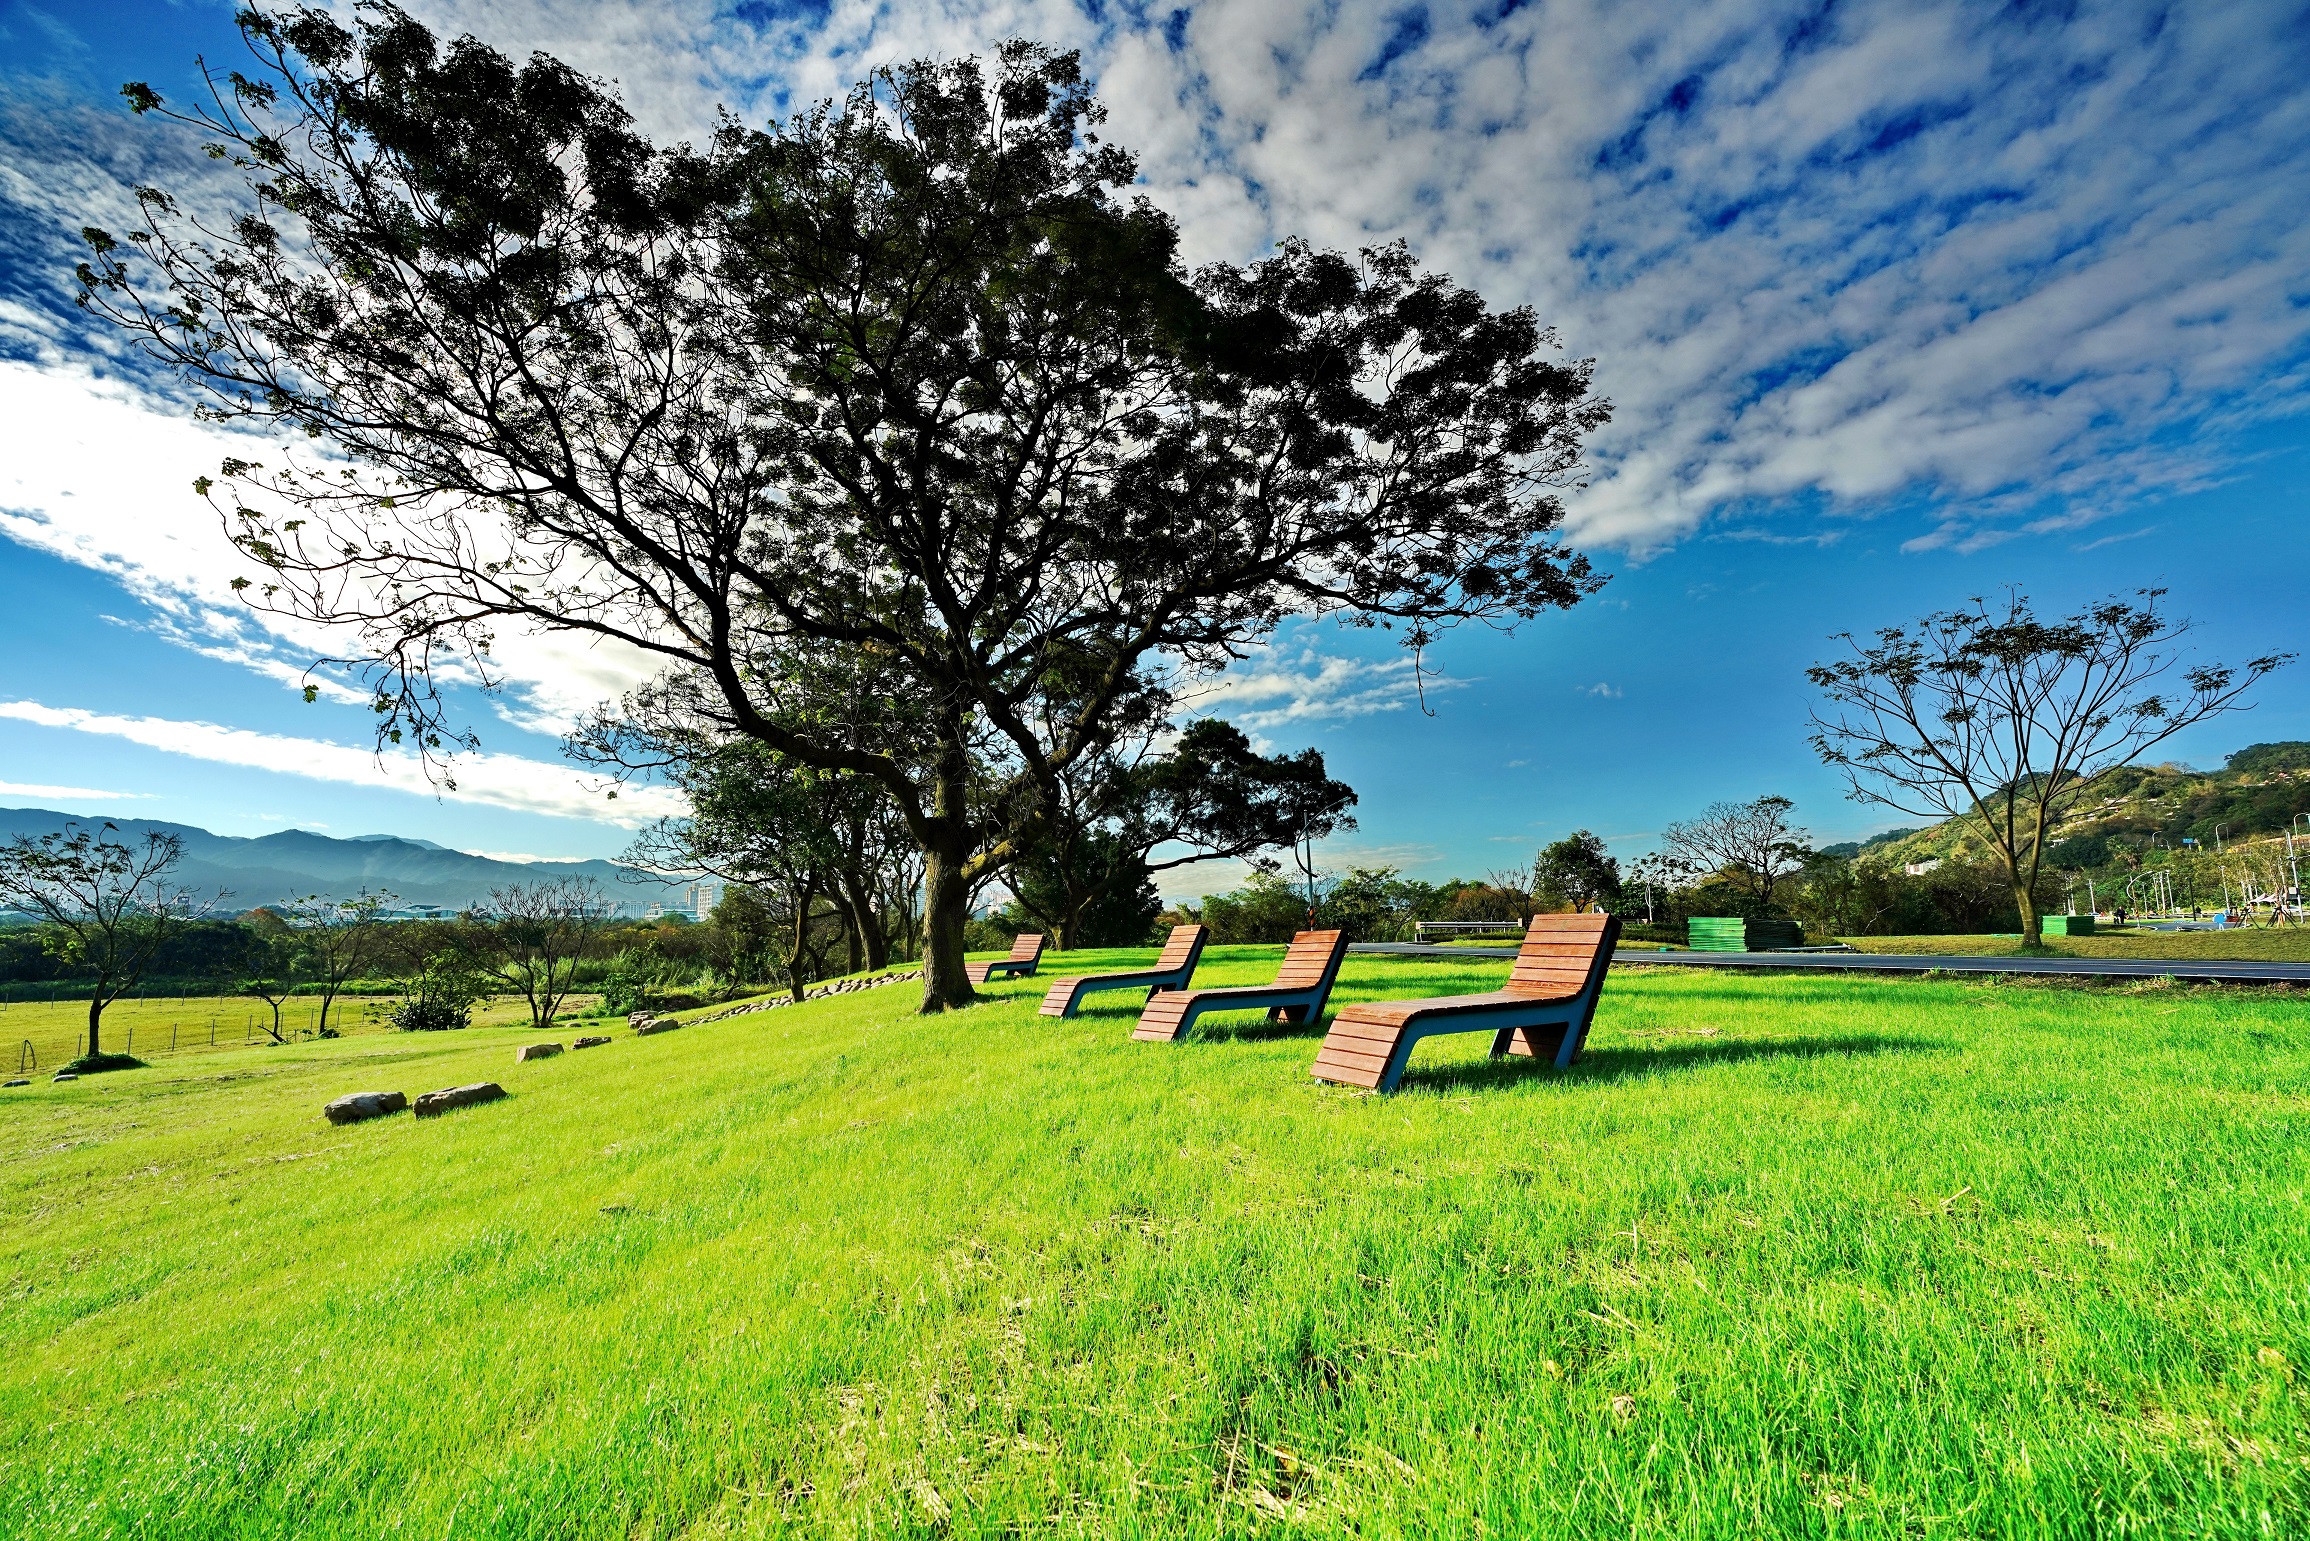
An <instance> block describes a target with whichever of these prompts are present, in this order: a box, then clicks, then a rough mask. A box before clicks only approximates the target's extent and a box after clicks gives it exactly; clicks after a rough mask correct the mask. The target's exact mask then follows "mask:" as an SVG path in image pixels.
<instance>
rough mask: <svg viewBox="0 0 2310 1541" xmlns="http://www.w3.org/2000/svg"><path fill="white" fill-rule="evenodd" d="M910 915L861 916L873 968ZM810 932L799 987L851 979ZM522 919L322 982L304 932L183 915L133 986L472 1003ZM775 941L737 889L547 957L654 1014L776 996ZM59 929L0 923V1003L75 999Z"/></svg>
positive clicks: (902, 952)
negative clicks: (698, 914) (766, 992)
mask: <svg viewBox="0 0 2310 1541" xmlns="http://www.w3.org/2000/svg"><path fill="white" fill-rule="evenodd" d="M909 918H910V917H907V916H905V915H903V914H887V915H883V916H878V917H875V920H876V921H878V922H879V923H880V924H881V925H882V926H883V927H884V931H883V936H884V939H885V945H884V948H883V953H882V955H883V957H884V959H885V960H886V961H890V962H893V963H903V962H906V961H909V960H911V959H912V958H913V957H914V956H915V953H916V949H917V947H918V946H919V936H918V934H917V932H916V930H915V929H913V928H910V927H908V926H907V924H906V921H907V920H908V919H909ZM820 920H821V921H822V922H826V923H823V924H821V925H820V926H819V927H817V928H816V930H817V935H816V937H815V941H816V943H817V948H818V950H817V954H816V955H814V958H813V961H812V966H811V967H810V968H809V969H808V970H807V971H806V976H805V980H804V982H805V983H807V982H809V980H813V979H818V978H825V977H831V976H832V975H834V974H838V973H841V972H844V971H855V970H856V968H857V967H858V966H859V963H858V960H859V959H860V958H861V957H862V955H863V952H864V945H863V939H861V938H858V937H856V936H855V935H853V936H848V937H845V936H844V935H843V934H842V933H841V931H840V929H839V928H838V927H837V926H835V925H833V924H831V921H832V920H833V917H830V916H823V915H822V916H821V917H820ZM535 928H536V923H535V922H534V921H524V920H519V919H516V920H510V921H509V920H507V919H503V918H496V917H491V916H487V915H482V914H479V913H476V914H471V915H466V916H461V917H458V918H456V919H445V920H418V921H400V922H395V923H392V924H379V925H377V926H375V927H374V929H373V933H372V934H371V936H370V937H369V938H368V939H367V940H366V941H365V943H364V946H363V949H362V954H361V957H360V959H359V967H358V970H357V971H356V972H355V973H353V974H352V975H351V976H350V977H347V978H345V979H343V980H341V981H339V982H337V983H336V984H334V985H332V983H331V981H330V979H329V977H328V971H327V962H326V959H325V957H324V955H323V954H322V951H321V947H320V941H321V935H320V933H318V932H314V931H309V930H304V929H303V928H299V927H296V926H293V925H289V924H288V923H286V922H285V921H284V920H283V919H282V918H281V917H280V916H279V915H277V914H276V913H275V912H273V911H270V910H257V911H253V912H251V913H250V914H248V915H245V916H241V917H237V918H233V919H215V920H195V921H189V922H186V923H184V924H182V925H179V926H176V927H173V928H171V929H170V931H169V932H168V934H167V935H166V936H165V938H164V939H163V940H162V941H161V943H160V944H159V946H158V948H157V949H156V952H155V955H154V959H153V963H152V966H151V967H150V968H149V969H148V970H147V971H146V972H145V974H144V975H143V977H142V979H141V981H140V983H139V984H138V986H137V989H138V991H139V992H140V993H142V994H145V995H153V996H157V995H180V994H182V995H210V994H216V995H246V994H252V993H276V994H279V995H283V996H294V997H304V996H315V995H328V996H336V995H357V996H379V995H389V996H406V995H409V994H411V993H412V992H413V991H416V990H418V989H419V988H421V986H422V985H423V983H424V982H425V981H426V979H427V976H428V975H429V974H431V975H433V976H435V977H439V976H442V975H444V974H451V975H456V976H460V977H462V978H463V979H464V980H465V981H466V983H467V985H468V986H469V988H470V991H471V993H472V995H473V996H474V997H475V998H478V997H480V996H483V995H491V994H505V993H517V992H518V991H519V989H520V984H521V981H520V978H519V974H520V964H521V962H522V960H523V959H524V957H525V956H526V955H527V954H529V953H530V952H532V951H534V948H533V947H530V946H527V945H525V942H524V935H523V934H524V932H525V931H534V929H535ZM782 940H783V938H782V937H780V936H779V935H778V931H777V927H776V925H775V924H774V921H773V918H772V917H770V916H769V915H768V914H767V913H766V912H765V910H764V908H763V906H762V905H761V903H760V902H759V901H758V900H757V899H756V898H755V897H754V896H753V895H752V894H751V893H749V892H748V891H746V890H744V889H739V888H732V889H730V890H729V891H728V892H727V893H726V895H725V897H724V899H723V902H722V903H721V904H720V905H719V906H717V907H716V909H715V911H714V913H713V915H712V917H711V918H710V919H708V920H706V921H704V922H697V921H691V920H689V919H688V918H686V917H683V916H678V915H675V916H664V917H659V918H656V919H651V920H631V921H606V922H603V923H602V924H600V925H599V926H598V928H596V929H594V930H593V931H591V933H590V934H585V935H582V936H574V937H573V938H572V939H571V941H570V944H569V945H570V948H571V953H572V955H571V956H570V957H569V958H568V959H567V960H566V962H565V961H564V960H561V959H558V958H557V959H556V960H555V961H556V966H557V969H559V970H560V972H559V973H558V974H557V977H556V981H555V982H556V983H557V984H561V985H563V986H564V987H565V988H566V989H568V990H574V991H577V992H582V993H585V994H589V995H590V994H594V993H597V992H598V993H599V994H600V995H601V996H602V997H603V1004H604V1005H605V1006H606V1007H607V1008H608V1009H610V1010H613V1011H617V1012H626V1011H632V1010H638V1009H643V1008H653V1009H659V1010H669V1009H678V1008H679V1007H682V1006H688V1005H698V1004H703V1003H705V1002H707V1001H711V1000H717V999H721V998H723V997H725V996H730V995H738V994H747V993H758V992H759V991H761V990H763V989H780V988H785V987H786V986H787V984H788V980H787V979H786V978H785V977H784V975H783V974H782V973H781V972H780V969H779V966H778V964H777V962H776V961H775V959H776V953H777V949H778V947H779V946H780V945H781V943H782ZM70 943H71V938H70V936H69V934H68V933H67V932H65V931H64V929H63V928H61V927H58V926H54V925H41V924H21V925H14V926H7V927H0V998H5V997H9V996H14V997H17V998H23V997H26V996H31V997H46V996H49V995H53V994H57V993H59V992H62V993H66V994H70V993H74V992H77V991H81V990H84V989H85V987H86V986H87V985H88V984H89V983H90V982H91V981H92V980H94V979H95V977H96V975H97V972H98V971H97V967H96V965H95V964H94V963H93V962H92V961H91V960H90V959H89V958H88V957H87V956H86V954H85V953H84V952H83V951H81V950H79V949H76V948H74V947H72V946H71V945H70Z"/></svg>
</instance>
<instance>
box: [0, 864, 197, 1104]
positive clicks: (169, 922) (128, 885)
mask: <svg viewBox="0 0 2310 1541" xmlns="http://www.w3.org/2000/svg"><path fill="white" fill-rule="evenodd" d="M183 860H184V843H183V842H182V841H181V840H179V839H178V838H177V837H176V836H174V835H172V834H167V833H165V832H163V831H160V830H153V831H150V832H148V833H147V834H146V835H145V836H144V838H143V839H142V840H141V841H130V840H124V839H122V838H120V827H119V826H118V825H116V824H112V823H109V822H108V823H105V824H102V825H99V826H98V827H96V828H95V829H91V828H89V827H88V826H87V825H85V824H74V825H70V826H68V827H66V828H65V829H63V830H61V831H58V832H56V833H53V834H46V835H42V836H39V837H38V838H37V839H35V838H33V837H30V836H27V835H18V836H16V837H15V838H14V839H13V840H11V841H9V842H8V843H7V844H6V845H5V846H0V902H5V903H6V904H8V905H10V906H11V907H13V908H16V909H20V910H25V911H28V912H30V913H32V914H35V915H38V916H40V917H41V918H42V919H43V920H45V921H47V923H48V926H49V929H48V931H47V932H46V934H45V935H44V936H43V937H42V946H43V948H44V949H46V950H49V951H52V952H53V953H54V954H55V955H56V956H57V958H58V959H59V960H60V961H62V962H64V963H67V964H70V965H72V966H73V967H76V968H82V969H86V970H87V971H88V972H89V973H90V974H92V975H94V976H95V977H94V980H93V982H92V983H91V984H90V986H89V994H88V1054H87V1059H88V1060H89V1061H92V1062H94V1061H101V1060H102V1059H103V1058H104V1057H105V1056H104V1045H103V1039H102V1034H101V1029H102V1025H103V1021H104V1008H105V1007H107V1006H109V1005H111V1004H112V1003H113V1002H114V1001H116V1000H118V999H119V998H120V997H121V996H122V995H124V994H126V993H127V992H128V991H130V990H133V989H135V988H136V986H137V983H138V982H139V981H140V980H142V979H143V978H144V971H145V969H146V968H147V967H149V966H150V965H151V963H152V959H153V955H154V954H155V953H157V952H159V951H160V947H161V944H162V943H163V942H165V941H166V940H167V939H168V936H169V933H170V932H171V931H172V930H174V929H175V928H176V927H177V926H178V925H180V924H182V923H183V922H185V921H187V920H189V919H191V918H192V917H193V916H195V915H197V914H200V913H202V912H203V911H205V910H207V909H208V907H209V903H213V902H214V900H211V901H209V902H208V903H203V902H200V901H198V900H196V899H195V898H194V897H193V894H192V892H191V890H189V889H188V888H186V887H185V886H184V885H182V884H180V883H178V882H177V881H176V878H175V870H176V867H177V865H178V864H179V863H180V862H182V861H183Z"/></svg>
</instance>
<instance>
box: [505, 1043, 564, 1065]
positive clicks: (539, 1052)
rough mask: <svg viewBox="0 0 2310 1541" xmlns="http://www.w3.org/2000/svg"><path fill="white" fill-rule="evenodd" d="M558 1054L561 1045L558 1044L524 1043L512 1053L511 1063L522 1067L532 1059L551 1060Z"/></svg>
mask: <svg viewBox="0 0 2310 1541" xmlns="http://www.w3.org/2000/svg"><path fill="white" fill-rule="evenodd" d="M560 1052H561V1045H560V1044H558V1043H525V1044H523V1045H522V1046H521V1047H520V1048H518V1049H516V1050H514V1051H513V1062H514V1063H515V1064H517V1065H522V1064H527V1063H528V1062H529V1061H531V1060H533V1059H552V1058H553V1057H554V1056H555V1055H556V1054H559V1053H560Z"/></svg>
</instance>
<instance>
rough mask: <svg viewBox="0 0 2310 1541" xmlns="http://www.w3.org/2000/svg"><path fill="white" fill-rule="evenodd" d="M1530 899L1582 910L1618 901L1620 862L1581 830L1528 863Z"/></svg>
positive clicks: (1541, 851) (1602, 844)
mask: <svg viewBox="0 0 2310 1541" xmlns="http://www.w3.org/2000/svg"><path fill="white" fill-rule="evenodd" d="M1532 897H1533V898H1535V899H1539V900H1541V901H1543V902H1546V903H1551V904H1564V905H1569V906H1571V907H1572V908H1573V909H1574V910H1585V909H1587V908H1588V907H1589V906H1590V905H1592V904H1611V903H1613V902H1615V901H1617V900H1618V899H1619V898H1620V863H1619V862H1617V861H1615V860H1613V859H1612V854H1611V853H1610V852H1608V851H1607V850H1605V849H1604V842H1603V841H1602V840H1601V839H1599V838H1598V837H1597V836H1595V835H1593V834H1590V833H1589V832H1588V831H1587V830H1585V829H1576V830H1574V831H1573V832H1572V833H1571V834H1569V835H1567V836H1565V837H1564V838H1563V839H1562V840H1559V841H1556V842H1555V843H1554V844H1552V845H1545V846H1542V847H1541V848H1540V854H1539V855H1538V856H1536V857H1535V858H1533V861H1532Z"/></svg>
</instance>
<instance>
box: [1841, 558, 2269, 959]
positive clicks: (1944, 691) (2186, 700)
mask: <svg viewBox="0 0 2310 1541" xmlns="http://www.w3.org/2000/svg"><path fill="white" fill-rule="evenodd" d="M2164 597H2165V590H2163V589H2141V590H2138V591H2137V592H2136V593H2135V595H2134V597H2133V598H2132V599H2123V598H2116V597H2113V598H2111V599H2108V600H2106V601H2104V602H2102V603H2100V604H2097V605H2092V606H2089V607H2087V608H2086V609H2083V610H2080V611H2079V612H2078V613H2077V614H2075V615H2071V616H2067V617H2064V618H2062V619H2060V620H2055V621H2041V620H2039V619H2038V618H2037V615H2036V613H2035V611H2034V610H2032V608H2031V607H2030V602H2029V597H2028V596H2027V595H2025V594H2023V593H2022V592H2021V591H2020V590H2018V589H2008V590H2006V592H2005V594H2004V596H2003V598H2001V599H1999V600H1998V601H1996V602H1995V603H1992V602H1991V601H1988V600H1986V599H1980V598H1975V599H1973V600H1971V601H1969V602H1968V603H1967V604H1966V605H1965V606H1964V607H1962V608H1960V609H1956V610H1948V611H1942V612H1940V613H1937V614H1933V615H1928V616H1925V617H1924V618H1922V619H1921V620H1918V621H1916V622H1914V623H1913V624H1911V625H1909V626H1905V627H1903V626H1895V627H1888V628H1886V629H1885V630H1883V631H1880V632H1878V633H1877V634H1876V638H1875V640H1874V641H1873V642H1869V643H1864V642H1860V641H1857V640H1855V639H1854V638H1853V637H1852V636H1851V635H1850V634H1849V633H1840V634H1839V635H1838V637H1837V638H1836V639H1835V640H1837V641H1840V642H1842V643H1844V644H1845V646H1846V649H1847V651H1848V653H1849V655H1850V656H1848V657H1845V658H1842V659H1839V660H1837V661H1835V662H1833V663H1826V664H1815V665H1813V666H1812V667H1811V668H1810V669H1807V670H1806V671H1805V676H1806V678H1808V679H1810V680H1811V681H1812V682H1813V684H1814V685H1816V686H1818V687H1819V688H1820V690H1821V691H1822V693H1823V694H1824V695H1825V696H1826V697H1827V698H1828V708H1827V710H1825V711H1822V710H1816V711H1815V712H1814V713H1813V716H1812V723H1813V735H1812V744H1813V749H1814V751H1815V752H1816V753H1818V754H1819V755H1820V757H1821V759H1822V761H1823V763H1825V764H1828V765H1833V766H1835V767H1836V768H1837V769H1838V770H1840V771H1842V772H1843V773H1844V776H1845V782H1846V786H1847V788H1848V795H1849V796H1850V797H1852V798H1853V799H1854V800H1855V801H1856V802H1869V803H1879V804H1882V805H1883V806H1885V807H1888V808H1894V809H1898V810H1900V811H1901V812H1904V813H1910V814H1922V815H1926V816H1929V817H1939V818H1949V819H1962V820H1964V821H1966V823H1967V824H1968V825H1969V826H1970V827H1971V828H1972V829H1973V830H1974V831H1976V832H1977V833H1979V834H1980V835H1981V837H1982V838H1983V839H1984V840H1985V841H1986V842H1987V843H1988V845H1989V848H1990V850H1991V851H1992V852H1994V853H1995V855H1996V858H1997V860H1998V862H1999V863H2000V864H2001V865H2002V866H2003V868H2004V870H2005V876H2006V881H2007V883H2008V884H2009V885H2010V886H2011V888H2012V891H2013V899H2014V904H2015V905H2016V906H2017V907H2018V908H2019V910H2020V911H2021V932H2022V943H2023V945H2024V946H2030V947H2034V946H2039V945H2041V944H2042V940H2043V933H2044V926H2043V923H2042V921H2041V920H2040V917H2039V905H2038V899H2037V889H2038V878H2039V871H2040V868H2041V867H2042V866H2043V864H2044V860H2045V856H2046V845H2047V841H2048V837H2049V836H2050V835H2051V833H2052V831H2053V830H2054V828H2055V827H2056V826H2057V825H2058V824H2059V823H2060V820H2061V818H2062V816H2063V815H2064V814H2066V813H2067V812H2068V811H2069V809H2070V808H2071V807H2072V806H2074V805H2075V802H2076V799H2077V798H2078V796H2079V794H2081V793H2082V792H2083V791H2084V790H2085V787H2086V784H2087V783H2088V782H2090V781H2092V780H2093V779H2094V778H2095V777H2096V776H2099V775H2101V774H2102V773H2103V772H2105V771H2109V770H2114V769H2116V768H2117V767H2119V766H2121V765H2126V764H2129V763H2130V762H2132V761H2134V760H2136V759H2139V758H2140V757H2141V756H2142V755H2143V754H2145V753H2147V752H2148V751H2149V750H2150V749H2151V748H2152V747H2154V746H2156V745H2158V744H2160V743H2163V742H2164V741H2165V740H2167V739H2169V738H2171V737H2173V736H2174V735H2175V734H2176V733H2179V732H2181V731H2182V729H2184V728H2186V727H2189V726H2190V725H2191V724H2193V723H2198V722H2203V721H2204V720H2205V719H2207V718H2208V717H2212V716H2215V715H2217V714H2218V713H2221V712H2227V711H2232V710H2235V709H2237V708H2238V707H2239V706H2240V705H2241V704H2242V703H2241V701H2240V699H2239V698H2240V697H2241V696H2243V695H2244V694H2245V692H2246V690H2247V689H2248V688H2250V687H2251V686H2252V685H2253V684H2254V683H2255V681H2257V680H2259V679H2261V678H2262V676H2263V675H2265V674H2268V673H2269V672H2270V671H2272V670H2273V669H2277V668H2279V667H2281V666H2283V665H2284V664H2286V663H2288V662H2290V661H2291V660H2292V658H2293V655H2292V654H2291V653H2268V654H2264V655H2263V656H2262V657H2259V658H2256V659H2253V660H2251V661H2249V662H2248V663H2246V664H2244V665H2242V666H2230V665H2223V664H2201V665H2198V666H2196V667H2194V668H2190V669H2187V670H2185V671H2183V672H2182V674H2181V675H2180V677H2179V680H2178V683H2179V685H2180V687H2181V688H2180V689H2179V690H2178V691H2175V690H2173V689H2171V688H2170V687H2169V688H2168V689H2166V690H2163V691H2161V690H2160V689H2159V688H2158V682H2159V681H2160V680H2161V679H2162V678H2164V677H2165V676H2166V675H2168V674H2170V673H2171V672H2172V671H2173V670H2174V669H2175V668H2176V667H2177V666H2178V665H2179V664H2180V662H2181V655H2180V653H2179V651H2178V650H2177V648H2176V646H2175V644H2176V643H2177V642H2178V641H2179V640H2180V638H2181V637H2182V636H2183V635H2184V634H2185V633H2186V632H2188V631H2189V629H2190V623H2189V622H2188V621H2187V620H2183V619H2177V618H2174V617H2171V616H2168V615H2167V614H2166V613H2165V612H2164V611H2163V609H2162V608H2161V607H2160V601H2161V600H2162V599H2163V598H2164Z"/></svg>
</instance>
